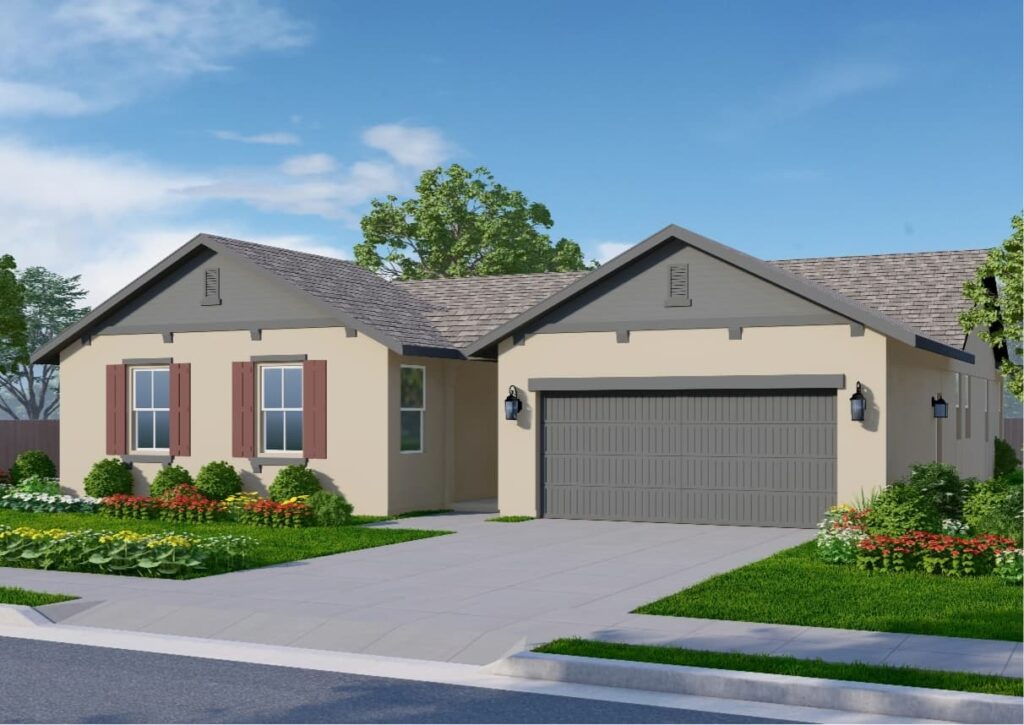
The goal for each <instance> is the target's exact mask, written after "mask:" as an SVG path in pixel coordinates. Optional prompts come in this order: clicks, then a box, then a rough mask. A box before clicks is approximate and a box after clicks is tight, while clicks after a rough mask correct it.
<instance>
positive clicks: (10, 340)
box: [0, 254, 28, 374]
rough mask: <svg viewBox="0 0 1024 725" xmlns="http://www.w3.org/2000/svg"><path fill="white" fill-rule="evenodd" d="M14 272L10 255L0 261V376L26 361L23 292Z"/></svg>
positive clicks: (15, 267) (26, 345)
mask: <svg viewBox="0 0 1024 725" xmlns="http://www.w3.org/2000/svg"><path fill="white" fill-rule="evenodd" d="M17 268H18V265H17V264H16V263H15V262H14V257H12V256H11V255H9V254H5V255H3V256H2V257H0V374H2V373H9V372H12V371H14V370H16V369H17V368H18V366H19V365H21V364H23V363H24V362H26V361H27V360H28V326H27V325H26V323H25V290H24V289H23V288H22V286H21V283H20V282H19V281H18V275H17V274H16V273H15V271H14V270H16V269H17Z"/></svg>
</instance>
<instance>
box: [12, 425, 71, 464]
mask: <svg viewBox="0 0 1024 725" xmlns="http://www.w3.org/2000/svg"><path fill="white" fill-rule="evenodd" d="M33 450H36V451H43V452H45V453H46V455H48V456H49V457H50V458H51V459H53V462H54V463H55V464H56V465H57V470H58V471H59V470H60V421H59V420H0V468H2V469H4V470H5V471H8V470H10V468H11V464H12V463H14V459H15V458H17V457H18V454H19V453H21V452H22V451H33Z"/></svg>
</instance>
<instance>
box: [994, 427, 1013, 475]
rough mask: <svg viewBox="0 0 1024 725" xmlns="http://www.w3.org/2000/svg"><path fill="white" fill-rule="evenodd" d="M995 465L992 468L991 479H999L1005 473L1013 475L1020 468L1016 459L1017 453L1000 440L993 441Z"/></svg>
mask: <svg viewBox="0 0 1024 725" xmlns="http://www.w3.org/2000/svg"><path fill="white" fill-rule="evenodd" d="M995 448H996V455H995V464H994V465H993V466H992V477H993V478H1000V477H1001V476H1005V475H1006V474H1007V473H1013V472H1014V471H1015V470H1017V468H1019V467H1020V460H1019V459H1018V458H1017V451H1015V450H1014V449H1013V446H1011V445H1010V444H1009V443H1007V442H1006V441H1004V440H1003V439H1002V438H999V437H997V438H996V440H995Z"/></svg>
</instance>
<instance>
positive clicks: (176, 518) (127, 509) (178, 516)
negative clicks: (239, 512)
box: [103, 484, 228, 524]
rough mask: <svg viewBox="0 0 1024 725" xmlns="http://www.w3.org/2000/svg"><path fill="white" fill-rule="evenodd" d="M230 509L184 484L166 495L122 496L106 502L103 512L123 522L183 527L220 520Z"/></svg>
mask: <svg viewBox="0 0 1024 725" xmlns="http://www.w3.org/2000/svg"><path fill="white" fill-rule="evenodd" d="M227 511H228V507H227V506H226V505H225V504H224V503H223V502H221V501H215V500H213V499H210V498H207V497H206V496H204V495H203V494H202V493H200V492H199V490H198V489H197V488H196V487H195V486H191V485H189V484H182V485H180V486H176V487H174V488H173V489H171V490H169V491H168V492H167V493H166V494H164V495H163V496H158V497H154V496H130V495H127V494H123V493H118V494H114V495H113V496H107V497H106V498H104V499H103V513H105V514H107V515H108V516H113V517H115V518H121V519H154V518H158V519H161V520H163V521H172V522H176V523H183V524H202V523H209V522H212V521H219V520H221V519H223V518H224V517H225V516H226V515H227Z"/></svg>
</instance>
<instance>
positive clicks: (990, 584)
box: [636, 541, 1024, 642]
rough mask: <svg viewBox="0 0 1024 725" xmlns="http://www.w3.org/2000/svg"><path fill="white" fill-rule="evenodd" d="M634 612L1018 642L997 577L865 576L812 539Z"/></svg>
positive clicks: (1010, 605)
mask: <svg viewBox="0 0 1024 725" xmlns="http://www.w3.org/2000/svg"><path fill="white" fill-rule="evenodd" d="M636 613H638V614H660V615H668V616H674V617H702V618H706V619H729V620H738V621H743V622H768V623H772V624H797V625H804V626H812V627H837V628H840V629H863V630H872V631H877V632H907V633H913V634H936V635H945V636H948V637H972V638H976V639H1004V640H1011V641H1014V642H1020V641H1021V639H1022V638H1024V626H1022V618H1024V611H1022V606H1021V591H1020V587H1017V586H1013V585H1010V584H1007V583H1005V582H1003V581H1002V580H1000V579H998V578H996V577H990V576H986V577H962V578H958V577H949V576H936V575H934V574H926V573H923V572H915V571H910V572H899V573H896V572H870V571H863V570H861V569H857V568H856V567H852V566H843V565H840V564H829V563H826V562H824V561H821V559H820V558H819V557H818V555H817V553H816V551H815V544H814V542H813V541H812V542H808V543H806V544H801V545H800V546H796V547H793V548H791V549H786V550H785V551H780V552H779V553H778V554H775V555H774V556H770V557H768V558H767V559H762V560H761V561H757V562H754V563H753V564H748V565H747V566H744V567H740V568H739V569H734V570H733V571H730V572H726V573H725V574H719V575H718V576H715V577H712V578H710V579H707V580H705V581H703V582H700V583H698V584H696V585H694V586H692V587H689V588H688V589H683V590H682V591H680V592H677V593H675V594H672V595H670V596H667V597H665V598H664V599H659V600H657V601H655V602H651V603H650V604H645V605H644V606H642V607H640V608H639V609H637V610H636Z"/></svg>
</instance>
